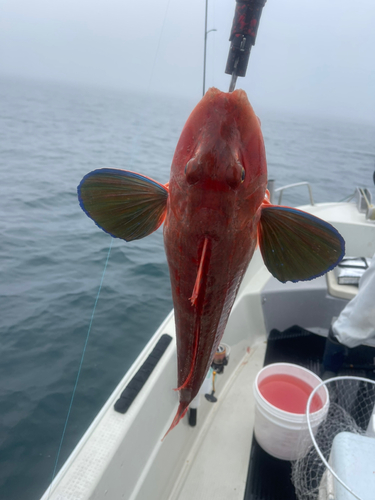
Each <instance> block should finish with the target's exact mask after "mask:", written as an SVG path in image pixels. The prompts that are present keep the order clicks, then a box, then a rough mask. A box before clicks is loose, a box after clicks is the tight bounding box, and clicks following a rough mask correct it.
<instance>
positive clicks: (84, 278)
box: [0, 78, 375, 500]
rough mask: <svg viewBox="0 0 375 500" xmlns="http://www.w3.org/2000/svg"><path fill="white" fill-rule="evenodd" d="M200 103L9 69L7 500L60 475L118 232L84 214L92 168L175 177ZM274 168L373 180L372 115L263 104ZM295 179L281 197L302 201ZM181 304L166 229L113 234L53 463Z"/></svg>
mask: <svg viewBox="0 0 375 500" xmlns="http://www.w3.org/2000/svg"><path fill="white" fill-rule="evenodd" d="M194 104H195V103H194V102H192V101H188V100H186V101H184V100H178V99H173V100H171V99H168V98H166V97H160V96H152V95H140V94H136V93H129V92H120V91H113V90H103V89H94V88H83V87H74V86H67V85H62V84H61V85H59V84H54V83H46V82H44V83H43V82H27V81H21V80H12V79H9V78H2V79H0V276H1V279H0V498H1V499H2V500H3V499H4V500H19V499H20V498H22V499H23V500H36V499H38V498H39V497H40V496H41V494H42V493H43V492H44V490H45V489H46V488H47V486H48V484H49V482H50V480H51V478H52V474H53V470H54V466H55V460H56V453H57V451H58V447H59V443H60V439H61V435H62V431H63V428H64V422H65V419H66V416H67V412H68V408H69V404H70V399H71V395H72V391H73V387H74V384H75V379H76V376H77V371H78V368H79V364H80V359H81V355H82V350H83V347H84V343H85V339H86V335H87V331H88V327H89V324H90V319H91V314H92V310H93V306H94V303H95V299H96V295H97V292H98V287H99V284H100V280H101V277H102V272H103V268H104V264H105V261H106V258H107V254H108V249H109V246H110V242H111V238H110V236H109V235H107V234H105V233H104V232H102V231H100V230H99V229H98V228H97V227H96V226H95V225H94V223H93V222H92V221H91V220H89V219H88V218H87V217H86V215H85V214H84V213H83V212H82V211H81V209H80V207H79V205H78V202H77V195H76V186H77V184H78V183H79V182H80V180H81V178H82V177H83V176H84V175H85V174H86V173H87V172H89V171H90V170H93V169H95V168H100V167H113V168H127V169H130V170H135V171H139V172H142V173H144V174H146V175H149V176H151V177H153V178H155V179H156V180H158V181H160V182H163V183H164V182H166V181H167V180H168V177H169V168H170V163H171V159H172V156H173V152H174V147H175V145H176V142H177V139H178V137H179V134H180V131H181V128H182V126H183V124H184V122H185V121H186V119H187V117H188V114H189V112H190V111H191V109H192V107H193V105H194ZM257 111H258V114H259V115H260V117H261V120H262V127H263V133H264V137H265V143H266V150H267V158H268V164H269V177H270V178H274V179H276V182H277V186H281V185H285V184H289V183H292V182H299V181H303V180H309V181H310V182H311V183H312V185H313V191H314V197H315V200H316V201H318V202H319V201H328V200H333V201H334V200H340V199H343V198H344V197H346V196H348V195H350V194H351V193H352V192H353V191H354V187H355V186H356V185H362V186H368V187H370V189H371V190H372V193H373V195H375V193H374V189H373V185H372V173H373V171H374V164H375V146H374V144H375V125H374V124H372V125H370V124H365V123H354V122H351V121H343V120H340V121H337V120H336V121H335V120H329V119H321V118H317V117H315V118H311V117H302V116H292V115H285V113H284V114H281V113H276V112H272V111H270V110H257ZM305 190H306V189H303V188H299V189H298V190H297V191H296V192H295V193H294V194H293V195H292V196H291V197H289V198H288V197H286V198H285V200H284V203H290V204H299V203H306V202H307V200H308V198H307V194H306V192H305ZM171 308H172V301H171V293H170V286H169V276H168V269H167V264H166V260H165V255H164V249H163V240H162V231H161V230H158V231H157V232H156V233H154V234H152V235H151V236H149V237H148V238H146V239H145V240H140V241H136V242H133V243H131V244H126V243H124V242H122V241H120V240H113V246H112V250H111V254H110V258H109V262H108V267H107V271H106V275H105V279H104V282H103V287H102V290H101V295H100V298H99V301H98V304H97V308H96V313H95V317H94V321H93V324H92V329H91V334H90V338H89V342H88V345H87V350H86V354H85V358H84V363H83V366H82V371H81V376H80V379H79V383H78V387H77V392H76V396H75V399H74V403H73V407H72V411H71V414H70V419H69V423H68V426H67V429H66V434H65V438H64V441H63V445H62V449H61V455H60V460H59V464H58V468H59V467H60V466H61V465H62V464H63V462H64V460H65V459H66V458H67V457H68V455H69V453H70V452H71V450H72V449H73V447H74V446H75V444H76V443H77V442H78V440H79V438H80V437H81V436H82V434H83V433H84V431H85V430H86V428H87V427H88V425H89V424H90V422H91V421H92V419H93V418H94V417H95V415H96V413H97V412H98V411H99V409H100V408H101V406H102V405H103V404H104V402H105V401H106V399H107V398H108V396H109V395H110V394H111V392H112V391H113V389H114V387H115V386H116V384H117V383H118V382H119V380H120V379H121V378H122V376H123V375H124V373H125V372H126V371H127V369H128V368H129V366H130V365H131V364H132V362H133V361H134V359H135V358H136V356H137V355H138V354H139V352H140V351H141V350H142V348H143V347H144V345H145V344H146V343H147V341H148V340H149V338H150V337H151V336H152V334H153V333H154V331H155V330H156V328H157V327H158V326H159V325H160V323H161V322H162V320H163V319H164V317H165V316H166V315H167V313H168V312H169V311H170V309H171Z"/></svg>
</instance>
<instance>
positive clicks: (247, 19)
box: [225, 0, 267, 92]
mask: <svg viewBox="0 0 375 500" xmlns="http://www.w3.org/2000/svg"><path fill="white" fill-rule="evenodd" d="M266 1H267V0H236V10H235V13H234V19H233V25H232V31H231V34H230V38H229V41H230V42H231V45H230V49H229V54H228V60H227V66H226V68H225V73H227V74H228V75H232V79H231V82H230V86H229V92H233V90H234V89H235V87H236V82H237V77H239V76H245V75H246V70H247V64H248V62H249V57H250V51H251V47H252V46H253V45H255V39H256V36H257V31H258V27H259V21H260V16H261V15H262V10H263V7H264V5H265V3H266Z"/></svg>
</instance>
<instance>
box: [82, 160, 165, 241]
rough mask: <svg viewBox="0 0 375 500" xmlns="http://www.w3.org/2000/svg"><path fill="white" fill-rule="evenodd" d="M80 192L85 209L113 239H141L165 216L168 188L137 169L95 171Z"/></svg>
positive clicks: (83, 208) (156, 226)
mask: <svg viewBox="0 0 375 500" xmlns="http://www.w3.org/2000/svg"><path fill="white" fill-rule="evenodd" d="M77 191H78V199H79V203H80V205H81V208H82V210H83V211H84V212H85V213H86V215H88V216H89V217H90V218H91V219H92V220H93V221H94V222H95V224H97V225H98V226H99V227H100V228H101V229H103V231H105V232H106V233H109V234H110V235H111V236H113V237H114V238H122V239H123V240H126V241H132V240H139V239H140V238H144V237H145V236H147V235H149V234H150V233H152V232H154V231H156V229H157V228H158V227H159V226H160V225H161V224H162V223H163V221H164V219H165V215H166V209H167V199H168V188H167V187H165V186H163V185H162V184H159V183H158V182H156V181H154V180H152V179H150V178H148V177H146V176H144V175H141V174H137V173H135V172H130V171H128V170H116V169H111V168H101V169H99V170H94V171H93V172H90V173H88V174H87V175H85V177H84V178H83V179H82V181H81V183H80V184H79V186H78V188H77Z"/></svg>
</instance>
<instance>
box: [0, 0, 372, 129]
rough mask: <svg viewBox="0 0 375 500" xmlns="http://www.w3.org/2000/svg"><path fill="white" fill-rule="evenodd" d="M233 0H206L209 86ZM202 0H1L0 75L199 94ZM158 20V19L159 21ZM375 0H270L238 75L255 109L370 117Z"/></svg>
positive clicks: (222, 54) (218, 71)
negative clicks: (245, 64) (243, 75)
mask: <svg viewBox="0 0 375 500" xmlns="http://www.w3.org/2000/svg"><path fill="white" fill-rule="evenodd" d="M234 7H235V1H234V0H209V21H208V28H209V29H211V28H215V29H217V31H216V32H211V33H209V34H208V53H207V58H208V64H207V87H208V86H212V85H214V86H216V87H218V88H220V89H221V90H225V91H227V90H228V86H229V80H230V77H229V76H228V75H225V74H224V69H225V64H226V59H227V55H228V49H229V42H228V37H229V34H230V28H231V24H232V19H233V14H234ZM204 8H205V0H53V1H51V0H0V74H4V75H16V76H24V77H28V78H37V79H49V80H55V81H66V82H72V83H79V84H90V85H95V86H105V87H114V88H120V89H125V90H127V89H139V90H142V91H147V92H149V93H153V92H162V93H165V94H173V95H178V96H184V97H189V98H194V99H196V100H197V101H198V100H199V98H200V96H201V93H202V63H203V32H204ZM164 21H165V22H164ZM374 27H375V2H374V1H373V0H358V1H356V2H353V1H352V0H324V1H323V0H268V1H267V3H266V5H265V7H264V9H263V14H262V19H261V22H260V27H259V31H258V37H257V42H256V45H255V47H253V50H252V54H251V57H250V63H249V68H248V72H247V76H246V78H239V79H238V84H237V88H238V87H240V88H243V89H245V90H246V91H247V93H248V95H249V98H250V100H251V102H252V104H253V106H254V107H259V106H260V107H266V108H269V109H278V110H289V111H292V112H299V113H304V112H309V113H314V114H318V115H319V114H322V115H326V116H343V117H349V118H353V119H366V120H369V121H371V122H373V123H375V116H374V115H375V28H374Z"/></svg>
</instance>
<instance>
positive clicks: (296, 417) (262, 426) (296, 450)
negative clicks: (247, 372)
mask: <svg viewBox="0 0 375 500" xmlns="http://www.w3.org/2000/svg"><path fill="white" fill-rule="evenodd" d="M276 374H283V375H291V376H293V377H297V378H299V379H300V380H302V381H304V382H306V383H307V384H308V385H310V386H311V390H313V389H314V388H315V387H317V386H318V385H319V384H320V383H321V382H322V381H321V379H320V378H319V377H318V376H316V375H315V374H314V373H313V372H311V371H310V370H306V368H303V367H302V366H298V365H293V364H291V363H274V364H272V365H267V366H265V367H264V368H263V369H262V370H260V372H259V373H258V375H257V377H256V379H255V382H254V397H255V423H254V433H255V437H256V439H257V441H258V443H259V444H260V446H261V447H262V448H263V449H264V450H265V451H266V452H267V453H269V454H270V455H272V456H273V457H276V458H280V459H282V460H297V459H298V458H302V457H304V456H305V454H306V453H307V451H308V449H309V448H310V446H311V444H312V441H311V437H310V434H309V429H308V426H307V419H306V413H305V414H301V413H290V412H288V411H284V410H281V409H280V408H277V407H276V406H274V405H272V404H271V403H269V402H268V401H267V400H266V399H265V398H264V397H263V396H262V394H261V393H260V391H259V384H260V383H261V382H262V381H263V380H264V379H266V378H267V377H269V376H270V375H276ZM317 394H318V396H319V397H320V399H321V401H322V403H323V407H322V408H321V409H320V410H318V411H315V412H313V413H310V422H311V427H312V429H313V432H314V434H315V433H316V432H317V430H318V426H319V424H320V423H321V422H322V421H323V420H324V418H325V417H326V415H327V412H328V407H329V395H328V390H327V388H326V387H325V386H322V387H321V388H320V389H319V390H318V391H317ZM301 443H302V446H301Z"/></svg>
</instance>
